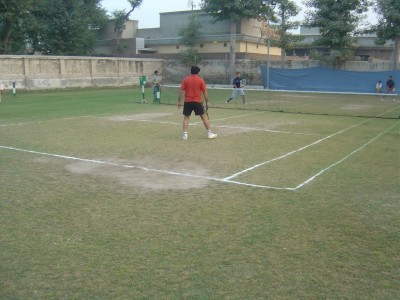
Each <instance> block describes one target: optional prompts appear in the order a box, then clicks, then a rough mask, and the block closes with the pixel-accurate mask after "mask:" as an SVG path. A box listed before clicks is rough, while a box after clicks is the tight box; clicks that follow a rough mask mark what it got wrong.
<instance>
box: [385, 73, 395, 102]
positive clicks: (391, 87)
mask: <svg viewBox="0 0 400 300" xmlns="http://www.w3.org/2000/svg"><path fill="white" fill-rule="evenodd" d="M395 91H396V87H395V84H394V80H393V76H392V75H389V76H388V79H387V81H386V94H395ZM382 100H383V98H382ZM393 101H395V99H394V96H393Z"/></svg>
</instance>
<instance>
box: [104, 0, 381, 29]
mask: <svg viewBox="0 0 400 300" xmlns="http://www.w3.org/2000/svg"><path fill="white" fill-rule="evenodd" d="M294 1H295V2H296V3H297V5H298V6H300V7H302V11H301V12H300V14H299V15H298V16H297V17H296V18H293V19H292V20H298V21H301V20H302V19H303V14H304V11H305V10H306V8H305V6H304V5H303V4H302V1H303V0H294ZM194 3H195V4H197V5H196V8H197V9H199V8H200V7H199V5H198V4H199V3H200V0H194ZM101 6H102V7H103V8H105V9H106V10H107V11H108V12H109V13H110V14H111V12H112V11H114V10H117V9H118V10H121V9H125V10H127V11H128V10H130V8H131V6H130V4H129V2H128V0H102V2H101ZM190 9H191V6H190V5H189V0H143V2H142V5H141V6H140V7H139V8H137V9H135V10H134V11H133V12H132V14H131V15H130V19H132V20H138V21H139V28H156V27H160V15H159V13H162V12H173V11H183V10H190ZM368 21H369V22H370V23H372V24H376V18H375V15H374V14H373V13H370V14H369V15H368Z"/></svg>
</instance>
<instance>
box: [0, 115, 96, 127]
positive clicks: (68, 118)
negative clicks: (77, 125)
mask: <svg viewBox="0 0 400 300" xmlns="http://www.w3.org/2000/svg"><path fill="white" fill-rule="evenodd" d="M90 117H92V116H76V117H66V118H59V119H48V120H37V121H30V122H22V123H12V124H1V125H0V127H7V126H23V125H29V124H36V123H44V122H53V121H60V120H72V119H78V118H90Z"/></svg>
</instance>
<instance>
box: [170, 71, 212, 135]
mask: <svg viewBox="0 0 400 300" xmlns="http://www.w3.org/2000/svg"><path fill="white" fill-rule="evenodd" d="M199 72H200V68H199V67H197V66H192V67H191V69H190V75H189V76H187V77H186V78H185V79H183V81H182V84H181V89H180V91H179V96H178V109H180V108H181V106H182V104H181V100H182V97H183V95H185V100H184V104H183V135H182V139H183V140H184V141H186V140H187V139H188V128H189V120H190V115H191V114H192V112H193V111H194V113H195V115H197V116H200V118H201V120H202V121H203V124H204V127H205V128H206V129H207V137H208V138H209V139H214V138H216V137H217V135H216V134H215V133H212V132H211V125H210V121H209V120H208V116H207V114H206V110H207V109H208V93H207V87H206V83H205V82H204V79H203V78H201V77H200V76H199ZM202 96H203V97H204V100H205V101H206V108H204V106H203V101H202Z"/></svg>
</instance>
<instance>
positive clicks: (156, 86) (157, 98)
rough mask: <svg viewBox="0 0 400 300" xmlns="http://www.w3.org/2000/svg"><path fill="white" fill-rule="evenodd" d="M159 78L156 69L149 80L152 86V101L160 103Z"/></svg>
mask: <svg viewBox="0 0 400 300" xmlns="http://www.w3.org/2000/svg"><path fill="white" fill-rule="evenodd" d="M160 83H161V78H160V76H159V75H158V71H157V70H156V71H154V76H153V79H152V80H151V84H152V86H153V103H160V93H161V86H160Z"/></svg>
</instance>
